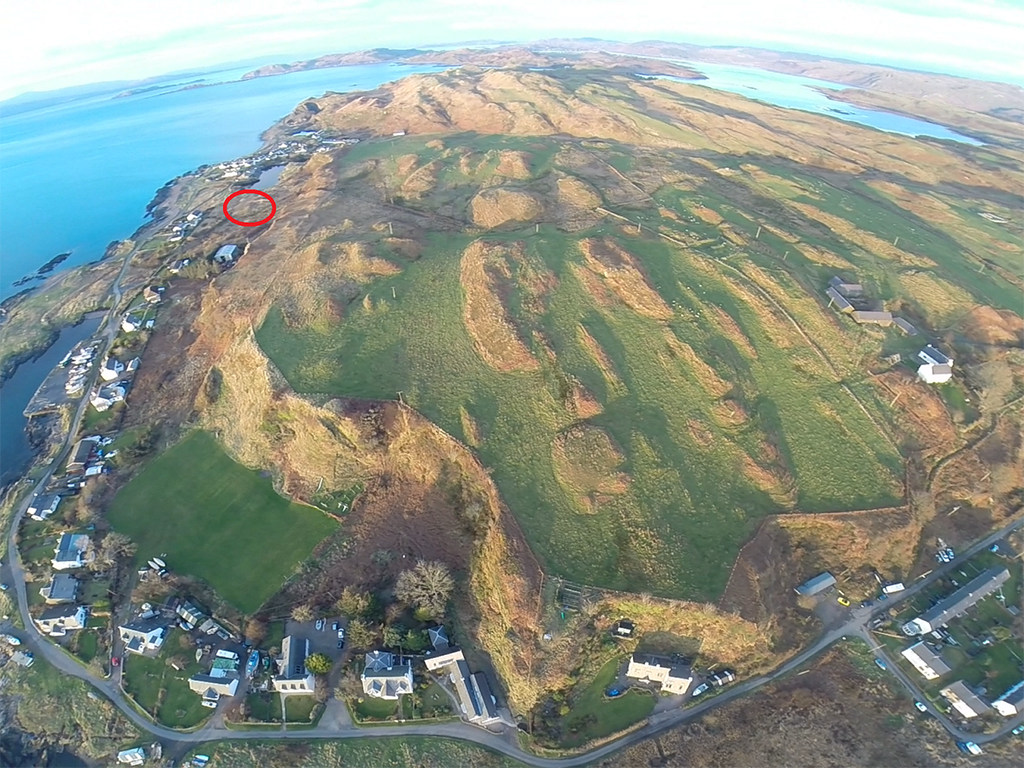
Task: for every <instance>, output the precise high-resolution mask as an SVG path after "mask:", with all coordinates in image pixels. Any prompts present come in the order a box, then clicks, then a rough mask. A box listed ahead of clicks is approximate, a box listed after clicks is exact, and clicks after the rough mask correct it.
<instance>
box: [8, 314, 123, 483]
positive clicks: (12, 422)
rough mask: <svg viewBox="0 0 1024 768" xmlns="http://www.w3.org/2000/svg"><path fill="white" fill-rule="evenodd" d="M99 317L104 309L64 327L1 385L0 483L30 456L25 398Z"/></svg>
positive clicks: (22, 467)
mask: <svg viewBox="0 0 1024 768" xmlns="http://www.w3.org/2000/svg"><path fill="white" fill-rule="evenodd" d="M102 318H103V313H102V312H97V313H94V314H93V315H92V316H90V317H86V319H85V320H83V321H82V322H81V323H79V324H78V325H76V326H73V327H71V328H65V329H64V330H63V331H61V332H60V336H59V337H58V338H57V341H56V342H54V344H53V345H52V346H51V347H50V348H49V349H48V350H46V352H44V353H43V354H42V355H41V356H40V357H39V358H38V359H36V360H33V361H32V362H31V363H22V364H21V365H19V366H18V370H16V371H15V372H14V375H13V376H11V378H9V379H8V380H7V381H5V382H4V383H3V385H2V386H0V486H2V485H4V484H6V483H8V482H10V481H11V480H13V479H15V478H16V477H18V475H20V474H21V473H22V472H24V471H25V469H26V467H27V466H28V463H29V461H30V460H31V458H32V451H31V448H30V446H29V443H28V436H27V435H26V434H25V422H26V419H25V417H24V416H23V415H22V411H24V410H25V406H26V405H28V401H29V400H31V399H32V395H34V394H35V392H36V390H37V389H38V388H39V385H40V384H42V383H43V379H45V378H46V374H48V373H49V372H50V371H51V370H53V367H54V366H55V365H57V363H59V362H60V361H61V360H63V359H64V355H66V354H67V353H68V351H69V350H70V349H71V348H72V347H74V346H75V345H76V344H78V343H79V342H81V341H85V340H86V339H88V338H89V337H90V336H92V334H93V333H95V331H96V329H97V328H98V327H99V324H100V320H101V319H102Z"/></svg>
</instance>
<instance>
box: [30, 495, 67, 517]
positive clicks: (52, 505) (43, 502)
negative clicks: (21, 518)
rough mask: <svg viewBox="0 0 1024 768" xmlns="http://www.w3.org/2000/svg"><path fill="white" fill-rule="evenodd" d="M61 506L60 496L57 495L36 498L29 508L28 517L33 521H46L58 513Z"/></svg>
mask: <svg viewBox="0 0 1024 768" xmlns="http://www.w3.org/2000/svg"><path fill="white" fill-rule="evenodd" d="M59 504H60V496H58V495H57V494H55V493H51V494H47V495H45V496H36V497H35V498H34V499H33V500H32V503H31V504H29V506H28V516H29V517H31V518H32V519H33V520H45V519H46V518H48V517H49V516H50V515H52V514H53V513H54V512H56V511H57V506H58V505H59Z"/></svg>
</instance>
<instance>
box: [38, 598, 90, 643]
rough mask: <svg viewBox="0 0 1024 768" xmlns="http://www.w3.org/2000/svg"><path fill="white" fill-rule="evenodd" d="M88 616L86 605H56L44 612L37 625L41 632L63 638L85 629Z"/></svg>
mask: <svg viewBox="0 0 1024 768" xmlns="http://www.w3.org/2000/svg"><path fill="white" fill-rule="evenodd" d="M86 615H87V611H86V609H85V606H84V605H56V606H54V607H53V608H47V609H46V610H45V611H43V612H42V613H41V614H40V615H39V618H38V619H36V624H38V625H39V631H40V632H45V633H46V634H48V635H53V636H54V637H61V636H63V635H66V634H67V633H68V632H73V631H74V630H76V629H81V628H82V627H84V626H85V619H86Z"/></svg>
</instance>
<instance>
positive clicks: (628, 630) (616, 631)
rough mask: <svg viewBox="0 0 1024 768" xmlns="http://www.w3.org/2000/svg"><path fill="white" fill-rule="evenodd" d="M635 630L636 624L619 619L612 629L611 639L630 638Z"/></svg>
mask: <svg viewBox="0 0 1024 768" xmlns="http://www.w3.org/2000/svg"><path fill="white" fill-rule="evenodd" d="M635 630H636V624H634V623H633V622H632V621H630V620H629V619H619V620H618V621H617V622H615V625H614V626H613V627H612V636H613V637H632V636H633V632H634V631H635Z"/></svg>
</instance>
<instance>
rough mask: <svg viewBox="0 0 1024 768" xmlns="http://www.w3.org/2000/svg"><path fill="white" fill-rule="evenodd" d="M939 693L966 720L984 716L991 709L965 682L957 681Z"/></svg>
mask: <svg viewBox="0 0 1024 768" xmlns="http://www.w3.org/2000/svg"><path fill="white" fill-rule="evenodd" d="M939 693H940V694H941V695H942V697H943V698H944V699H945V700H946V701H948V702H949V705H950V706H951V707H953V709H955V710H956V711H957V712H959V713H960V714H961V715H963V717H964V718H966V719H968V720H970V719H971V718H972V717H977V716H978V715H983V714H985V713H986V712H988V711H989V709H990V707H989V706H988V704H986V703H985V702H984V701H982V700H981V699H980V698H978V696H977V694H975V693H974V691H972V690H971V689H970V688H968V687H967V684H966V683H965V682H964V681H963V680H957V681H956V682H955V683H953V684H952V685H948V686H946V687H945V688H943V689H942V690H941V691H939Z"/></svg>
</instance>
